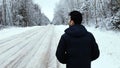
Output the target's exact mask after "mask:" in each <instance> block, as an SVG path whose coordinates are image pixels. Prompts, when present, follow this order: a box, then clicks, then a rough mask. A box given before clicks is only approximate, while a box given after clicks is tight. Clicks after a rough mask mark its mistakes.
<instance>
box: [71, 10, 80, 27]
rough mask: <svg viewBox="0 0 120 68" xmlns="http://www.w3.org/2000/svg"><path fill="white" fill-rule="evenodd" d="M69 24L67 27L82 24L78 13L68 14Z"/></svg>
mask: <svg viewBox="0 0 120 68" xmlns="http://www.w3.org/2000/svg"><path fill="white" fill-rule="evenodd" d="M69 16H70V22H69V25H70V26H72V25H74V24H81V23H82V14H81V13H80V12H79V11H72V12H70V13H69Z"/></svg>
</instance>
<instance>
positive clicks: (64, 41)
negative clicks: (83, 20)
mask: <svg viewBox="0 0 120 68" xmlns="http://www.w3.org/2000/svg"><path fill="white" fill-rule="evenodd" d="M99 54H100V52H99V48H98V45H97V43H96V41H95V38H94V36H93V35H92V34H91V33H90V32H88V31H87V30H86V28H85V27H84V26H83V25H74V26H71V27H69V28H67V29H66V30H65V33H64V34H63V35H62V36H61V39H60V42H59V44H58V47H57V51H56V57H57V59H58V60H59V61H60V62H61V63H63V64H66V67H67V68H91V61H93V60H95V59H97V58H98V57H99Z"/></svg>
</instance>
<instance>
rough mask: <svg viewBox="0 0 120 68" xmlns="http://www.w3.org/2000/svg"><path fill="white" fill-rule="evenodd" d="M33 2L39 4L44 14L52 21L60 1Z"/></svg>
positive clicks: (37, 0) (39, 0)
mask: <svg viewBox="0 0 120 68" xmlns="http://www.w3.org/2000/svg"><path fill="white" fill-rule="evenodd" d="M33 2H35V3H37V4H38V5H39V6H40V7H41V9H42V13H44V14H45V15H46V16H47V17H48V18H49V19H50V21H52V19H53V14H54V8H55V6H56V4H57V3H58V2H59V0H33Z"/></svg>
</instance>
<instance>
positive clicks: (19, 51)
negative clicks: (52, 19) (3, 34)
mask: <svg viewBox="0 0 120 68" xmlns="http://www.w3.org/2000/svg"><path fill="white" fill-rule="evenodd" d="M55 32H56V31H55V26H53V25H48V26H42V27H36V28H34V29H31V30H28V31H26V32H23V33H21V34H18V35H15V36H12V37H9V38H6V39H4V40H0V68H59V67H60V65H59V63H58V62H57V60H56V57H55V51H56V47H57V44H58V41H59V37H60V36H58V37H57V36H56V33H55ZM58 35H59V34H58ZM55 38H58V39H57V40H56V39H55Z"/></svg>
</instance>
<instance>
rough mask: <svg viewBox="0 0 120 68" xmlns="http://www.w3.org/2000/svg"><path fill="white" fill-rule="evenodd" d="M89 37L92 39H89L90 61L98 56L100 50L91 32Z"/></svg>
mask: <svg viewBox="0 0 120 68" xmlns="http://www.w3.org/2000/svg"><path fill="white" fill-rule="evenodd" d="M91 39H92V41H91V61H93V60H96V59H97V58H98V57H99V55H100V51H99V47H98V44H97V43H96V40H95V38H94V36H93V35H92V34H91Z"/></svg>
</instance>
